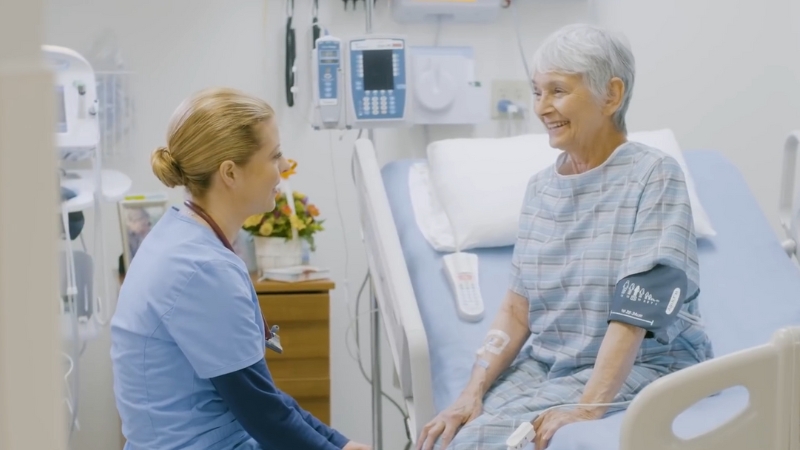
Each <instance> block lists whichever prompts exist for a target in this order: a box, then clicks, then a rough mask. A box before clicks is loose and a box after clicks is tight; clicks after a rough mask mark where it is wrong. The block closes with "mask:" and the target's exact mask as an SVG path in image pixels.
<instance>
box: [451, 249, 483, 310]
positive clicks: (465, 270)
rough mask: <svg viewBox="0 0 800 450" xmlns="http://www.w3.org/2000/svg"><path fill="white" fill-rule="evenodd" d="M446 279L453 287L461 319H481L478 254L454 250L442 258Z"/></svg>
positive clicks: (481, 300)
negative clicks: (454, 251)
mask: <svg viewBox="0 0 800 450" xmlns="http://www.w3.org/2000/svg"><path fill="white" fill-rule="evenodd" d="M442 259H443V261H444V265H445V272H447V279H448V281H449V282H450V287H451V288H452V289H453V296H454V297H455V300H456V310H457V311H458V316H459V317H460V318H461V319H462V320H466V321H469V322H477V321H479V320H481V319H483V311H484V307H483V297H481V289H480V285H479V283H478V256H477V255H475V254H473V253H463V252H456V253H450V254H448V255H445V256H444V258H442Z"/></svg>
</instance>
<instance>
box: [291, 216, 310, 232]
mask: <svg viewBox="0 0 800 450" xmlns="http://www.w3.org/2000/svg"><path fill="white" fill-rule="evenodd" d="M289 221H290V222H291V223H292V228H295V229H296V230H297V231H301V230H303V229H304V228H305V227H306V224H305V223H303V221H302V220H300V218H298V217H297V216H296V215H294V214H292V215H291V216H289Z"/></svg>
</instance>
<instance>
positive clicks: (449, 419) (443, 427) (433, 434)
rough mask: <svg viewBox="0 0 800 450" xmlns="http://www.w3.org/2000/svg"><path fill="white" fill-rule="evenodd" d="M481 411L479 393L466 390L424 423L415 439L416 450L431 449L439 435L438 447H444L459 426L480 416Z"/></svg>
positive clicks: (481, 403)
mask: <svg viewBox="0 0 800 450" xmlns="http://www.w3.org/2000/svg"><path fill="white" fill-rule="evenodd" d="M481 412H483V400H482V398H481V396H480V395H478V394H473V393H467V392H465V393H463V394H461V396H460V397H459V398H458V400H456V401H455V403H453V404H452V405H450V407H448V408H447V409H445V410H444V411H442V412H440V413H439V415H437V416H436V417H434V418H433V420H431V421H430V422H428V424H427V425H425V427H424V428H423V429H422V433H420V436H419V439H418V440H417V450H431V449H433V444H434V443H435V442H436V439H437V438H438V437H439V436H440V435H441V438H442V440H441V447H440V448H441V449H442V450H444V449H446V448H447V446H448V445H449V444H450V441H452V440H453V438H454V437H455V436H456V432H458V430H459V428H461V426H462V425H465V424H467V423H469V422H471V421H472V420H474V419H475V418H476V417H478V416H480V415H481ZM423 445H424V447H423Z"/></svg>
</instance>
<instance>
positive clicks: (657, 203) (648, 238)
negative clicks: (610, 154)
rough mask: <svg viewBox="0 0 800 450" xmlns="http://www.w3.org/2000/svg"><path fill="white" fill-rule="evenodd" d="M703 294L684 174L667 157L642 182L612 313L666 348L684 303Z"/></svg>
mask: <svg viewBox="0 0 800 450" xmlns="http://www.w3.org/2000/svg"><path fill="white" fill-rule="evenodd" d="M698 294H699V264H698V259H697V241H696V237H695V234H694V225H693V219H692V210H691V204H690V201H689V193H688V190H687V187H686V181H685V178H684V174H683V170H682V169H681V167H680V166H679V165H678V163H677V162H676V161H675V160H674V159H672V158H669V157H665V158H663V159H661V160H660V161H658V162H657V163H656V164H655V165H654V166H653V167H652V170H650V172H649V174H648V176H647V177H646V179H645V181H644V187H643V190H642V192H641V196H640V197H639V201H638V207H637V211H636V218H635V223H634V226H633V230H632V233H631V235H630V240H629V242H628V247H627V249H626V253H625V257H624V259H623V262H622V266H621V270H620V272H619V274H618V278H617V283H616V287H615V289H614V292H613V295H612V298H611V302H610V303H611V306H610V312H609V321H618V322H623V323H627V324H630V325H634V326H638V327H641V328H644V329H645V330H646V334H645V337H646V338H655V339H656V340H658V341H659V342H660V343H663V344H666V343H669V342H670V341H671V339H672V338H673V337H674V336H673V333H671V332H670V327H671V325H672V324H673V323H674V322H675V320H676V319H677V315H678V312H679V311H680V309H681V307H682V306H683V304H684V303H686V302H688V301H691V300H693V299H694V298H695V297H696V296H697V295H698Z"/></svg>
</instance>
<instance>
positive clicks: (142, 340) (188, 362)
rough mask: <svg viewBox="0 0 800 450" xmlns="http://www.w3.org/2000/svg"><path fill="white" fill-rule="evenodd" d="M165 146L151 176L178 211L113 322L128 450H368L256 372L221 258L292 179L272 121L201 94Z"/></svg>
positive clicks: (246, 309) (227, 98)
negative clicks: (174, 190)
mask: <svg viewBox="0 0 800 450" xmlns="http://www.w3.org/2000/svg"><path fill="white" fill-rule="evenodd" d="M167 142H168V146H167V147H160V148H158V149H157V150H156V151H155V152H154V153H153V154H152V157H151V163H152V167H153V172H154V173H155V175H156V176H157V177H158V179H159V180H161V181H162V182H163V183H164V184H165V185H166V186H168V187H173V186H185V188H186V191H187V198H188V199H187V201H186V202H185V204H184V207H182V208H180V209H179V208H171V209H170V210H169V211H168V212H167V213H166V214H165V215H164V216H163V217H162V218H161V220H159V221H158V223H157V224H156V225H155V226H154V227H153V230H152V231H151V232H150V233H149V234H148V236H147V238H146V239H145V240H144V242H143V243H142V244H141V247H140V248H139V250H138V251H137V252H136V257H135V258H134V259H133V261H132V263H131V266H130V268H129V270H128V272H127V274H126V276H125V281H124V283H123V285H122V289H121V291H120V295H119V302H118V305H117V309H116V312H115V314H114V317H113V319H112V322H111V340H112V345H111V357H112V361H113V371H114V393H115V397H116V402H117V408H118V409H119V413H120V416H121V418H122V431H123V433H124V435H125V437H126V439H127V444H126V446H125V449H126V450H139V449H141V450H145V449H146V450H153V449H159V450H171V449H203V450H223V449H236V450H256V449H263V450H268V449H269V450H273V449H323V450H333V449H342V448H344V449H346V450H366V449H369V447H368V446H366V445H363V444H358V443H355V442H352V441H350V440H349V439H347V438H346V437H344V436H342V435H341V434H340V433H338V432H337V431H335V430H333V429H331V428H329V427H328V426H326V425H325V424H323V423H322V422H320V421H319V420H317V419H316V418H315V417H313V416H312V415H311V414H309V413H308V412H306V411H304V410H303V409H302V408H300V406H299V405H298V404H297V402H295V401H294V400H293V399H292V398H290V397H289V396H288V395H286V394H285V393H283V392H281V391H280V390H278V389H277V388H276V387H275V384H274V383H273V380H272V377H271V375H270V372H269V370H268V368H267V365H266V362H265V360H264V353H265V351H266V350H265V348H266V347H265V337H268V336H271V334H270V333H269V331H268V329H267V327H266V322H265V321H264V319H263V317H262V315H261V309H260V307H259V304H258V298H257V296H256V293H255V290H254V288H253V285H252V282H251V279H250V276H249V274H248V271H247V268H246V266H245V264H244V262H243V261H242V260H241V259H240V258H239V257H238V256H236V254H234V252H233V251H232V250H231V244H230V242H231V241H232V240H233V239H234V237H235V236H236V234H237V233H238V231H239V230H240V229H241V227H242V224H243V223H244V221H245V219H246V218H247V217H249V216H251V215H253V214H258V213H263V212H265V211H270V210H272V209H274V208H275V194H276V189H277V186H278V182H279V180H280V174H281V172H283V171H286V170H287V169H288V168H289V165H288V163H287V161H286V159H284V157H283V155H282V154H281V151H280V140H279V136H278V129H277V126H276V123H275V119H274V112H273V110H272V108H271V107H270V106H269V105H267V104H266V103H265V102H263V101H262V100H259V99H257V98H253V97H251V96H248V95H245V94H243V93H240V92H237V91H234V90H230V89H209V90H205V91H201V92H199V93H197V94H195V95H194V96H192V97H191V98H189V99H187V100H186V101H184V102H183V103H182V104H181V105H180V107H179V108H178V109H177V111H175V113H174V115H173V117H172V120H171V123H170V125H169V130H168V136H167Z"/></svg>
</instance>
